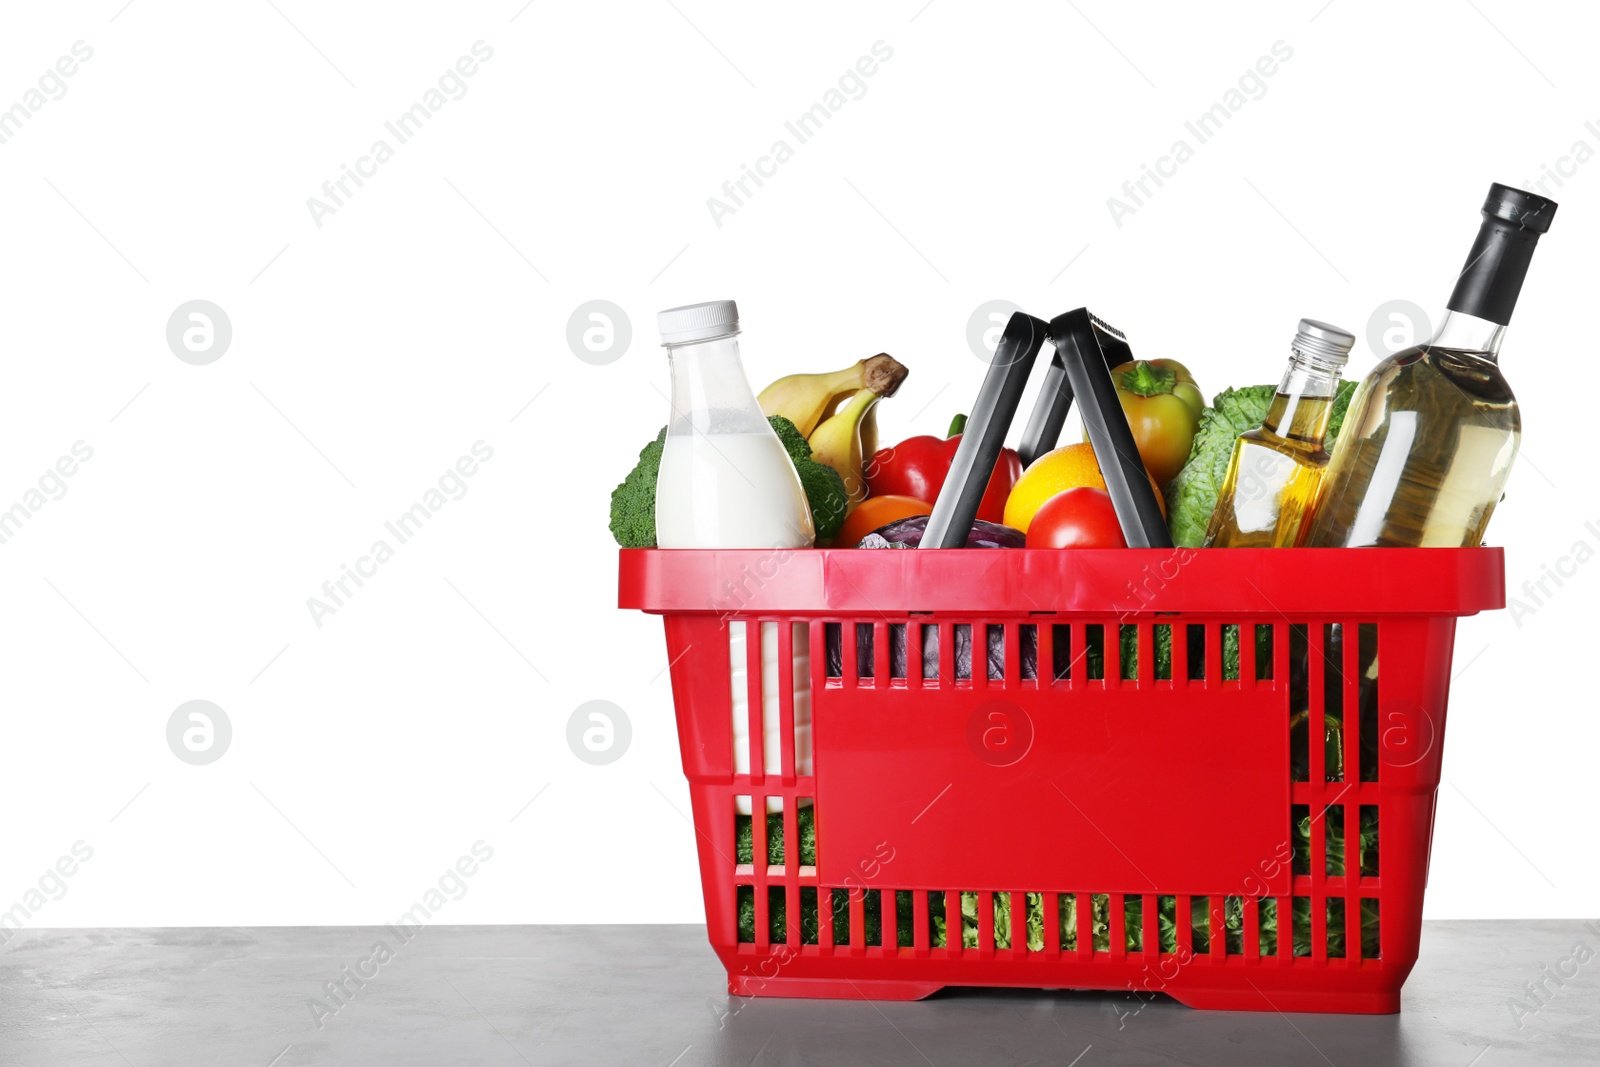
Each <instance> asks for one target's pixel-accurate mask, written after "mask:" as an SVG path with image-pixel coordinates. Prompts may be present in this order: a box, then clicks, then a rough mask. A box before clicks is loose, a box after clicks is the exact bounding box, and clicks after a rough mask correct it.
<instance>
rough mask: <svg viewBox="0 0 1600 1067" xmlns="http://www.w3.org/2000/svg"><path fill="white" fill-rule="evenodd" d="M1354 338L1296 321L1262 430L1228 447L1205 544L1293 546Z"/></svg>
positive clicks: (1312, 495)
mask: <svg viewBox="0 0 1600 1067" xmlns="http://www.w3.org/2000/svg"><path fill="white" fill-rule="evenodd" d="M1355 343H1356V339H1355V336H1354V335H1353V334H1351V333H1349V332H1348V331H1345V330H1341V329H1339V327H1337V326H1329V325H1328V324H1327V323H1325V322H1318V321H1317V320H1316V319H1301V320H1300V328H1299V329H1298V331H1296V333H1295V336H1294V340H1293V341H1291V342H1290V343H1289V366H1288V369H1287V370H1285V371H1284V373H1283V381H1282V382H1281V383H1280V384H1279V386H1278V394H1277V396H1275V397H1273V399H1272V407H1271V408H1269V409H1268V411H1267V417H1266V418H1265V419H1263V420H1262V422H1261V425H1260V426H1258V427H1256V428H1255V429H1253V430H1246V431H1245V432H1244V433H1242V434H1240V435H1239V437H1238V439H1237V440H1235V441H1234V443H1233V455H1232V456H1231V457H1230V458H1229V460H1228V473H1227V475H1226V476H1225V477H1224V479H1223V482H1222V491H1221V493H1220V494H1219V496H1218V499H1217V509H1216V511H1214V512H1212V514H1211V527H1210V529H1209V530H1207V531H1206V540H1205V543H1206V544H1207V545H1210V546H1212V547H1216V548H1293V547H1294V545H1295V544H1296V543H1297V542H1298V541H1299V539H1300V534H1301V532H1302V527H1303V524H1304V523H1305V521H1306V520H1307V519H1308V518H1309V517H1310V515H1311V514H1312V511H1313V509H1314V507H1315V505H1316V500H1317V491H1318V488H1319V487H1320V485H1321V483H1322V474H1323V468H1324V467H1326V466H1327V463H1328V453H1327V452H1326V451H1325V450H1324V449H1323V446H1322V439H1323V436H1324V435H1325V434H1326V433H1327V432H1328V416H1329V415H1330V414H1332V411H1333V397H1334V394H1335V393H1336V392H1337V391H1338V389H1339V371H1340V370H1341V369H1343V367H1344V365H1345V361H1346V360H1348V359H1349V358H1350V348H1351V346H1352V345H1354V344H1355Z"/></svg>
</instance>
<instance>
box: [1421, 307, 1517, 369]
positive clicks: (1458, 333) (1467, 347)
mask: <svg viewBox="0 0 1600 1067" xmlns="http://www.w3.org/2000/svg"><path fill="white" fill-rule="evenodd" d="M1505 334H1506V327H1505V324H1504V323H1500V322H1492V321H1490V320H1489V319H1481V318H1478V317H1477V316H1475V315H1469V314H1467V313H1466V312H1464V311H1455V310H1450V311H1446V312H1445V313H1444V318H1443V319H1442V320H1441V321H1440V322H1439V328H1438V329H1437V330H1435V331H1434V333H1433V337H1432V338H1431V339H1430V340H1429V341H1428V347H1429V348H1448V349H1452V350H1454V351H1460V352H1473V353H1476V354H1477V355H1479V356H1482V357H1483V358H1484V359H1487V360H1490V361H1491V362H1493V361H1497V360H1498V357H1499V355H1500V341H1501V339H1502V338H1503V337H1505Z"/></svg>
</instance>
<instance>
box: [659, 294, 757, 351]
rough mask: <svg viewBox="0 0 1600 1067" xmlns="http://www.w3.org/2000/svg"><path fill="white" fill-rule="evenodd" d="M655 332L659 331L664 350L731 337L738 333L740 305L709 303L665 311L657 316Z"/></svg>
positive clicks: (730, 302)
mask: <svg viewBox="0 0 1600 1067" xmlns="http://www.w3.org/2000/svg"><path fill="white" fill-rule="evenodd" d="M656 329H658V330H660V331H661V344H662V346H663V347H665V346H667V345H685V344H689V343H691V342H694V341H709V340H711V339H712V338H715V337H731V336H733V335H734V334H736V333H738V332H739V305H738V304H735V303H734V302H733V301H732V300H708V301H706V302H705V303H704V304H689V305H688V306H686V307H681V308H668V309H667V310H666V311H658V312H656Z"/></svg>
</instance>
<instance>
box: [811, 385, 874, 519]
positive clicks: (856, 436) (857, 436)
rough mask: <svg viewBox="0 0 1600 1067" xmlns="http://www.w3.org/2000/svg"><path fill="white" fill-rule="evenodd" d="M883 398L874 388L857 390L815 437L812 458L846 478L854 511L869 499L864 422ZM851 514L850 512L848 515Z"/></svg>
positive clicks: (826, 421) (820, 428) (817, 430)
mask: <svg viewBox="0 0 1600 1067" xmlns="http://www.w3.org/2000/svg"><path fill="white" fill-rule="evenodd" d="M882 399H883V397H882V396H880V395H879V394H878V393H877V392H876V391H874V390H873V389H872V388H871V387H866V388H862V389H857V390H856V392H855V395H854V396H852V397H851V398H850V401H849V402H848V403H847V404H845V406H844V407H843V408H841V409H840V410H839V413H838V414H837V415H831V416H829V417H828V418H827V419H824V420H823V422H822V425H821V426H818V427H817V429H816V431H815V432H814V433H812V435H811V438H810V440H811V455H812V458H813V459H815V460H816V461H817V462H818V463H826V464H827V465H828V466H830V467H832V468H833V469H834V470H836V471H838V472H839V477H841V478H843V479H844V488H845V492H846V493H848V494H849V496H850V511H854V510H855V507H856V505H857V504H859V503H861V502H862V501H863V500H865V499H866V498H867V478H866V474H865V472H864V470H863V468H862V456H861V421H862V420H863V419H864V418H866V416H867V413H868V412H869V411H871V410H872V408H873V406H874V405H875V404H877V402H878V401H879V400H882ZM846 514H849V512H846Z"/></svg>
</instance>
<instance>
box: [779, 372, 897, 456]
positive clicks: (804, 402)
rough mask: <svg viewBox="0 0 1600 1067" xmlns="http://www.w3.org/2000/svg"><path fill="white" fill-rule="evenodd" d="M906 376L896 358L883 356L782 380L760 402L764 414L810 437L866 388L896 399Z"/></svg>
mask: <svg viewBox="0 0 1600 1067" xmlns="http://www.w3.org/2000/svg"><path fill="white" fill-rule="evenodd" d="M906 374H907V371H906V368H905V367H904V366H902V365H901V364H900V363H899V361H897V360H896V359H895V358H894V357H893V356H889V355H886V354H883V353H880V354H878V355H876V356H873V357H872V358H871V359H863V360H860V361H858V362H857V363H855V364H854V365H852V366H849V367H846V368H845V369H844V370H838V371H832V372H830V373H823V374H790V375H788V376H786V377H783V378H779V379H778V380H777V381H775V382H773V383H772V384H771V385H769V386H767V387H766V388H765V389H763V390H761V396H760V397H758V398H757V399H758V400H759V402H760V404H761V411H762V413H763V414H765V415H767V416H768V417H769V418H770V417H772V416H774V415H782V416H783V417H784V418H786V419H788V420H789V421H790V422H792V423H794V425H795V428H796V429H798V430H799V431H800V432H801V434H803V435H804V436H806V437H810V436H811V434H812V433H813V432H814V431H815V430H816V428H817V426H818V425H819V424H820V423H821V422H822V421H823V420H824V419H825V418H827V417H828V416H829V415H830V414H831V413H832V411H833V409H834V407H835V405H836V404H837V403H838V401H839V400H840V399H842V398H843V397H847V396H852V395H854V394H855V392H856V391H857V390H859V389H864V388H870V389H873V390H875V391H876V392H878V393H879V394H880V395H883V396H890V395H893V393H894V391H895V390H896V389H898V388H900V382H901V381H903V380H904V379H905V376H906Z"/></svg>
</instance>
